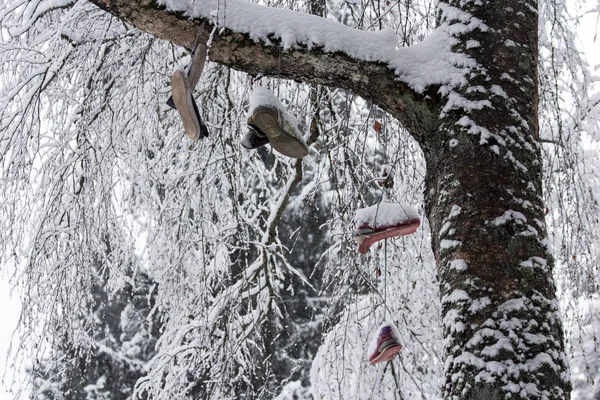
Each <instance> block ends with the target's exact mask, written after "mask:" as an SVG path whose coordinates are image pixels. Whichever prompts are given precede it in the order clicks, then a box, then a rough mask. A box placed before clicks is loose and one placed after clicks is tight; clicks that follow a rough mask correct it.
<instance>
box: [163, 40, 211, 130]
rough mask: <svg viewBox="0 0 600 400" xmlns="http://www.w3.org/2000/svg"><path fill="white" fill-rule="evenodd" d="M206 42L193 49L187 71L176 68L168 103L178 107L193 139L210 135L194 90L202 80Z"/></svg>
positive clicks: (184, 125)
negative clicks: (193, 93)
mask: <svg viewBox="0 0 600 400" xmlns="http://www.w3.org/2000/svg"><path fill="white" fill-rule="evenodd" d="M207 51H208V50H207V47H206V43H198V44H197V45H196V47H195V48H194V50H193V51H192V62H191V64H190V65H189V66H188V68H187V70H186V71H185V72H183V71H181V70H175V72H173V76H172V77H171V90H172V95H171V97H169V99H168V100H167V105H168V106H169V107H171V108H174V109H176V110H177V111H178V112H179V115H180V116H181V120H182V121H183V128H184V129H185V132H186V134H187V135H188V136H189V138H190V139H192V140H197V139H199V138H205V137H208V129H207V128H206V125H205V124H204V121H202V117H200V112H199V111H198V106H197V105H196V102H195V101H194V97H193V96H192V91H193V89H194V87H196V84H197V83H198V81H199V80H200V75H202V70H203V69H204V64H205V62H206V53H207Z"/></svg>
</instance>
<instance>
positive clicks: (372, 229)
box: [354, 203, 421, 254]
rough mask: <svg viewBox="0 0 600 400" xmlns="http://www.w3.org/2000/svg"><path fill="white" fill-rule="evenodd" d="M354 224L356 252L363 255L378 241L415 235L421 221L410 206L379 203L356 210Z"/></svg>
mask: <svg viewBox="0 0 600 400" xmlns="http://www.w3.org/2000/svg"><path fill="white" fill-rule="evenodd" d="M354 224H355V230H354V241H355V242H356V243H358V244H359V246H358V252H359V253H360V254H365V253H366V252H368V251H369V248H370V247H371V246H372V245H373V244H374V243H376V242H378V241H380V240H383V239H388V238H392V237H396V236H405V235H410V234H411V233H415V232H416V231H417V228H418V227H419V225H421V220H420V219H419V214H418V213H417V211H416V210H415V209H414V208H412V207H410V206H403V205H400V204H392V203H380V204H378V205H374V206H371V207H368V208H361V209H359V210H357V211H356V215H355V217H354Z"/></svg>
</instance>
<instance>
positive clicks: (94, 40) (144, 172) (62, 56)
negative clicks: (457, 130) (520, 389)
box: [0, 0, 600, 400]
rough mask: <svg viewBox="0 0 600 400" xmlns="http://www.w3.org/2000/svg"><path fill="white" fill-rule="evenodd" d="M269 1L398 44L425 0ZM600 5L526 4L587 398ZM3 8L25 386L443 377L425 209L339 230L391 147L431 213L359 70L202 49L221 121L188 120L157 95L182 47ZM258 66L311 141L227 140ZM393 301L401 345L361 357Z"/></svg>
mask: <svg viewBox="0 0 600 400" xmlns="http://www.w3.org/2000/svg"><path fill="white" fill-rule="evenodd" d="M268 5H269V6H270V7H278V8H287V9H293V10H298V11H302V12H308V13H313V14H318V15H322V16H325V17H327V18H328V19H332V20H336V21H339V22H341V23H343V24H345V25H348V26H351V27H355V28H358V29H362V30H374V31H377V30H381V29H384V28H388V29H392V30H393V31H395V32H396V34H397V35H398V37H399V38H400V40H401V42H400V43H399V45H400V46H410V45H412V44H415V43H418V42H420V41H422V40H423V38H424V37H426V36H427V35H428V34H429V33H430V32H431V31H432V30H433V28H434V27H435V25H436V14H435V4H434V3H433V2H429V1H426V0H406V1H394V0H392V1H379V0H378V1H367V0H359V1H340V0H329V1H327V2H325V1H321V0H314V1H313V2H310V1H309V2H305V1H298V0H289V1H288V0H284V1H269V2H268ZM599 12H600V3H596V4H594V3H591V4H585V3H579V2H576V1H570V2H568V4H567V2H561V1H558V0H555V1H541V2H540V4H539V13H540V26H539V32H540V48H539V85H540V93H539V95H540V105H539V114H540V141H541V142H542V143H543V151H544V162H545V166H544V169H545V196H546V199H545V200H546V204H547V207H548V208H547V210H546V213H547V214H546V218H547V222H548V224H549V233H550V239H551V241H552V245H553V247H554V249H555V257H556V262H557V263H556V268H555V278H556V280H557V282H558V285H559V293H560V300H561V305H562V313H563V317H564V318H565V329H566V337H567V352H568V354H569V356H570V358H569V360H570V361H571V373H572V380H573V385H574V391H573V398H576V399H585V400H587V399H598V398H600V382H598V380H599V379H600V357H599V354H598V349H597V339H596V337H597V333H596V332H597V330H598V329H600V315H599V310H600V295H599V289H598V284H599V283H600V282H599V280H600V275H599V273H598V266H599V264H600V249H599V247H600V237H599V236H600V234H599V233H598V221H599V218H600V206H599V204H598V201H599V200H600V189H599V188H600V151H599V150H600V149H599V147H598V141H600V89H599V87H598V85H597V84H596V85H594V82H597V81H598V70H597V68H596V69H595V68H594V66H590V65H588V64H587V62H586V59H585V58H584V56H583V54H582V52H581V50H580V49H581V47H580V38H578V36H577V28H578V21H579V19H578V18H579V17H580V16H582V15H584V14H587V13H595V14H594V15H598V14H599ZM0 21H1V24H2V25H1V28H0V35H1V36H2V40H1V42H0V161H1V165H0V185H1V187H2V190H0V204H2V205H3V206H2V207H1V209H0V243H2V250H3V251H2V253H1V259H2V264H1V265H2V273H3V274H4V275H5V276H8V277H10V281H11V283H12V284H13V285H14V286H15V287H17V292H18V294H19V295H20V298H21V300H22V316H21V320H20V328H19V332H18V335H19V337H20V348H19V354H18V358H19V359H20V360H23V364H24V365H25V367H26V369H27V379H28V380H29V381H30V382H29V386H28V389H27V391H28V392H29V393H30V394H31V396H32V397H33V398H37V399H83V398H86V399H128V398H131V397H132V396H134V393H137V394H138V395H140V396H142V397H143V398H146V397H147V398H164V399H177V398H198V399H200V398H202V399H223V398H248V399H254V398H265V399H267V398H277V399H280V400H284V399H298V398H313V397H314V398H324V399H333V398H343V399H352V398H356V399H359V398H360V399H367V398H398V399H400V398H404V399H411V398H424V399H437V398H439V397H440V387H441V386H442V383H443V369H444V365H443V363H442V361H441V353H442V348H443V345H444V343H443V340H442V333H441V324H442V321H440V318H439V315H440V308H441V304H440V300H439V297H440V296H439V292H438V287H437V281H436V269H435V261H434V257H433V253H432V250H431V243H430V237H429V226H428V222H427V220H426V219H425V218H422V220H423V221H422V222H423V223H422V226H421V228H420V229H419V230H418V231H417V233H415V234H413V235H410V236H406V237H403V238H400V239H395V240H390V241H388V243H387V246H374V248H373V249H372V250H371V251H370V252H369V253H368V254H366V255H359V254H358V252H357V251H356V245H355V243H354V242H353V240H352V238H353V228H354V226H353V218H354V213H355V211H356V210H357V209H358V208H362V207H366V206H369V205H372V204H375V203H377V202H378V201H380V199H381V189H380V188H379V187H378V186H377V185H375V184H374V183H373V179H374V178H375V177H377V176H378V175H379V173H380V169H381V166H382V165H383V164H388V165H391V166H393V168H394V171H395V183H396V184H395V187H394V189H393V190H392V191H391V193H390V196H391V199H392V200H393V201H396V202H400V203H403V204H408V205H411V206H413V207H415V208H416V209H417V210H419V211H420V213H421V214H422V213H423V207H424V205H423V189H424V182H423V180H424V160H423V156H422V154H421V152H420V150H419V148H418V146H417V144H416V143H415V142H414V141H413V139H412V138H411V137H410V136H409V135H408V134H407V133H406V131H405V130H404V128H403V127H402V126H401V125H399V123H398V122H397V121H396V120H394V119H392V118H390V116H389V115H387V114H386V113H384V112H382V111H381V110H380V109H378V108H377V107H375V106H373V105H372V104H371V103H369V102H366V101H364V100H363V99H361V98H359V97H357V96H355V95H354V94H352V93H351V92H349V91H344V90H341V89H330V88H325V87H320V86H317V85H306V84H299V83H295V82H292V81H284V80H276V79H270V78H267V77H261V76H248V75H246V74H243V73H240V72H236V71H233V70H231V69H228V68H225V67H222V66H219V65H217V64H213V63H207V67H206V69H205V72H204V74H203V76H202V79H201V81H200V83H199V85H198V87H197V90H196V92H195V95H196V98H197V101H198V104H199V106H200V109H201V110H202V111H201V113H202V115H203V117H204V119H205V122H206V124H207V126H208V128H209V130H210V132H211V136H210V137H209V138H208V139H205V140H200V141H197V142H192V141H190V140H189V139H188V138H187V137H186V136H185V134H184V132H183V128H182V125H181V122H180V120H179V118H178V115H177V113H175V112H174V111H172V110H170V109H169V108H168V107H167V106H166V104H165V102H166V100H167V98H168V97H169V95H170V79H171V73H172V71H173V69H174V68H176V67H178V66H182V65H186V64H187V63H188V62H189V58H190V57H189V54H188V53H187V51H186V50H185V49H182V48H178V47H175V46H173V45H172V44H170V43H168V42H166V41H162V40H159V39H156V38H155V37H153V36H151V35H148V34H146V33H142V32H140V31H138V30H136V29H133V28H131V27H130V26H127V25H126V24H124V23H122V22H121V21H119V20H118V19H116V18H114V17H112V16H111V15H110V14H108V13H106V12H104V11H102V10H100V9H98V8H97V7H96V6H94V5H93V4H91V3H89V2H87V1H73V0H32V1H22V0H0ZM594 28H595V31H594V32H591V33H590V35H596V34H597V32H598V29H597V26H595V27H594ZM594 37H595V36H594ZM256 86H263V87H267V88H269V89H270V90H272V91H273V92H274V93H275V94H276V95H277V96H278V97H279V99H281V101H282V102H283V103H284V104H285V106H286V107H287V109H288V111H289V112H290V113H291V114H292V115H294V116H295V117H296V119H297V120H298V122H299V129H300V131H301V132H304V133H305V134H306V138H307V139H308V140H307V141H308V143H309V145H310V152H309V155H308V156H307V157H306V158H304V159H303V160H302V161H301V162H300V161H296V160H293V159H289V158H287V157H283V156H280V155H278V154H276V153H273V152H272V151H271V150H270V147H268V146H267V147H263V148H261V149H259V150H257V151H247V150H245V149H243V148H242V147H241V146H240V139H241V137H242V136H243V134H244V133H245V132H246V119H247V116H246V110H247V109H248V101H249V95H250V92H251V91H252V89H253V88H254V87H256ZM386 271H387V274H386V273H385V272H386ZM386 287H387V290H385V288H386ZM384 293H385V294H384ZM386 318H392V319H393V320H394V321H395V322H396V324H397V326H398V328H399V330H400V333H401V337H402V343H403V345H404V349H403V351H402V352H401V353H400V355H399V356H398V357H397V358H396V360H395V361H394V363H393V364H388V365H386V366H383V365H379V366H377V367H372V366H369V365H368V363H367V362H366V358H367V355H366V348H367V346H368V343H369V341H370V340H371V336H372V335H373V333H374V331H375V329H376V328H377V327H378V326H379V325H380V323H381V322H382V321H383V320H384V319H386ZM18 367H19V366H17V367H16V368H18ZM5 383H6V384H7V385H11V384H12V383H13V382H10V380H9V381H7V382H5ZM14 387H15V389H14V390H15V394H16V395H18V386H17V385H16V386H14ZM386 396H387V397H386Z"/></svg>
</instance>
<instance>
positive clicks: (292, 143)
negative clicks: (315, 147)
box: [250, 110, 308, 158]
mask: <svg viewBox="0 0 600 400" xmlns="http://www.w3.org/2000/svg"><path fill="white" fill-rule="evenodd" d="M251 119H252V121H251V123H250V125H251V126H252V127H253V128H254V129H256V130H258V131H259V132H261V133H262V134H264V135H265V136H266V137H267V139H269V144H270V145H271V147H273V149H275V150H276V151H277V152H279V153H281V154H283V155H284V156H288V157H291V158H303V157H306V155H308V149H307V148H306V146H305V145H304V143H302V142H301V141H300V140H298V139H297V138H295V137H294V136H292V135H290V134H289V133H287V132H286V131H285V130H283V129H282V128H281V126H280V125H279V122H278V121H277V120H276V119H275V118H274V117H273V116H272V115H271V113H270V112H269V110H262V111H260V110H259V111H258V112H256V113H255V114H254V115H253V116H252V118H251ZM261 128H262V129H261Z"/></svg>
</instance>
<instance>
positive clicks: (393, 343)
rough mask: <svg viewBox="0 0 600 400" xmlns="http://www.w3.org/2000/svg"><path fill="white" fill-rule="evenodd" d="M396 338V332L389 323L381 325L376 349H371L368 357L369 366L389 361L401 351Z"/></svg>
mask: <svg viewBox="0 0 600 400" xmlns="http://www.w3.org/2000/svg"><path fill="white" fill-rule="evenodd" d="M398 336H399V335H398V330H397V329H396V327H395V326H394V325H393V324H392V323H391V322H384V323H383V325H381V327H380V328H379V335H378V336H377V344H376V347H375V348H374V349H372V351H371V355H370V356H369V362H370V363H371V365H375V364H378V363H382V362H385V361H390V360H392V359H393V358H394V357H395V356H396V354H398V353H399V352H400V350H402V346H401V345H400V343H399V340H400V338H399V337H398Z"/></svg>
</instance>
